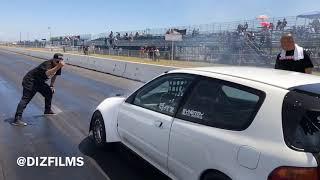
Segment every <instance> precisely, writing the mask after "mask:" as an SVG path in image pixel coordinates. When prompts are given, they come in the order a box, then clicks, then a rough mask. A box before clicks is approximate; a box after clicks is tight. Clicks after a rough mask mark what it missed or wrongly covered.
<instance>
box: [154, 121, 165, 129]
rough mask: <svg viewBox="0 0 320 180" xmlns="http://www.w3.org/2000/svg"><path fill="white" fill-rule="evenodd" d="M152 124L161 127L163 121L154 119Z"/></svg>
mask: <svg viewBox="0 0 320 180" xmlns="http://www.w3.org/2000/svg"><path fill="white" fill-rule="evenodd" d="M153 124H154V125H155V126H156V127H158V128H162V125H163V122H161V121H154V122H153Z"/></svg>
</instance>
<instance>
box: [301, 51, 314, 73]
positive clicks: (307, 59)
mask: <svg viewBox="0 0 320 180" xmlns="http://www.w3.org/2000/svg"><path fill="white" fill-rule="evenodd" d="M303 55H304V66H305V68H304V72H305V73H307V74H311V73H312V69H313V63H312V61H311V58H310V54H309V53H308V52H307V51H304V52H303Z"/></svg>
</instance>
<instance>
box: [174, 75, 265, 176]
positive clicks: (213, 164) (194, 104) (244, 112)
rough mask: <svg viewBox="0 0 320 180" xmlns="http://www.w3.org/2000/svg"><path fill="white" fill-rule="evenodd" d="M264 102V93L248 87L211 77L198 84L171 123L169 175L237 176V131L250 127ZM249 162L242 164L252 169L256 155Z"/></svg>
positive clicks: (238, 133) (186, 95)
mask: <svg viewBox="0 0 320 180" xmlns="http://www.w3.org/2000/svg"><path fill="white" fill-rule="evenodd" d="M263 100H264V93H263V92H261V91H258V90H255V89H252V88H249V87H245V86H242V85H238V84H235V83H230V82H226V81H222V80H215V79H212V78H203V79H202V80H199V81H197V83H196V84H195V85H194V86H193V88H192V91H190V92H188V93H187V94H185V100H183V103H182V105H181V107H180V108H179V110H178V112H177V114H176V118H175V119H174V122H173V124H172V128H171V132H170V142H169V152H168V154H169V155H168V169H169V174H170V176H171V177H175V179H181V180H193V179H199V177H200V175H201V173H202V172H204V171H205V170H208V169H216V170H219V171H221V172H223V173H225V174H226V175H232V176H234V174H237V173H239V172H237V171H239V169H240V168H239V166H240V165H239V163H238V162H237V161H236V159H237V158H236V157H237V150H238V149H239V144H241V140H240V139H241V136H240V135H241V134H240V132H241V131H243V130H245V129H246V128H247V127H248V126H249V125H250V124H251V122H252V121H253V119H254V117H255V114H256V113H257V111H258V109H259V108H260V106H261V104H262V102H263ZM254 155H255V154H254ZM250 162H251V163H252V164H244V165H248V166H249V168H255V165H257V163H258V156H253V157H252V159H250ZM240 163H241V162H240ZM251 166H252V167H251ZM231 178H233V177H231Z"/></svg>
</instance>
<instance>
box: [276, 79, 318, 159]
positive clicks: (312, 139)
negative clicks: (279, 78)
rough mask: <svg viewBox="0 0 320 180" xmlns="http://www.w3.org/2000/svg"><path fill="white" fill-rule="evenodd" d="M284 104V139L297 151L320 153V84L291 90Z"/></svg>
mask: <svg viewBox="0 0 320 180" xmlns="http://www.w3.org/2000/svg"><path fill="white" fill-rule="evenodd" d="M290 90H291V91H290V92H289V93H288V94H287V95H286V97H285V98H284V102H283V108H282V118H283V131H284V138H285V141H286V143H287V145H288V146H289V147H291V148H293V149H295V150H299V151H306V152H312V153H319V152H320V99H319V98H320V84H310V85H304V86H298V87H294V88H291V89H290Z"/></svg>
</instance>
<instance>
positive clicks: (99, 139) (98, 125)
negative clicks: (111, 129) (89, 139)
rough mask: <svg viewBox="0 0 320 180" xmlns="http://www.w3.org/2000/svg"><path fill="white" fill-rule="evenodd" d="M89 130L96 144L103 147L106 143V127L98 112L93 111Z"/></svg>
mask: <svg viewBox="0 0 320 180" xmlns="http://www.w3.org/2000/svg"><path fill="white" fill-rule="evenodd" d="M91 130H92V135H93V139H94V142H95V144H96V146H97V147H104V146H105V145H106V129H105V126H104V121H103V117H102V115H101V114H100V113H99V112H95V113H94V115H93V118H92V124H91Z"/></svg>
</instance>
